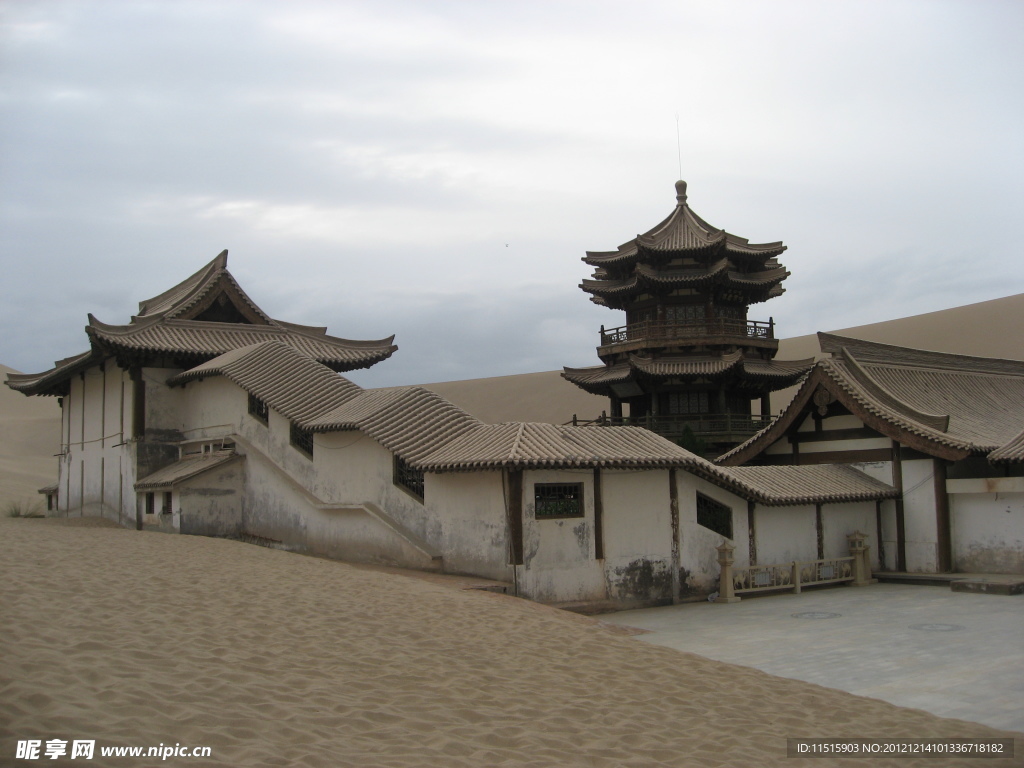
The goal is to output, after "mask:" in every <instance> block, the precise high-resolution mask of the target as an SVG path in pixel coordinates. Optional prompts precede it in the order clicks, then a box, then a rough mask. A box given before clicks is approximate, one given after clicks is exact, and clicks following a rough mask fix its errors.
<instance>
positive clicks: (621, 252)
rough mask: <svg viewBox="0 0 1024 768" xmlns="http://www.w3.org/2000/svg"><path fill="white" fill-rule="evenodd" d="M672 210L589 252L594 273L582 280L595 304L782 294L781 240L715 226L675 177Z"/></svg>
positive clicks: (753, 299) (752, 300)
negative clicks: (609, 246) (685, 294)
mask: <svg viewBox="0 0 1024 768" xmlns="http://www.w3.org/2000/svg"><path fill="white" fill-rule="evenodd" d="M676 201H677V205H676V208H675V210H674V211H672V213H671V214H670V215H669V216H668V218H666V219H665V220H664V221H662V222H661V223H660V224H658V225H657V226H656V227H654V228H653V229H650V230H648V231H647V232H645V233H644V234H642V235H637V236H636V237H635V238H633V239H632V240H630V241H629V242H628V243H624V244H623V245H620V246H619V248H618V250H616V251H606V252H600V251H587V255H586V256H585V257H584V259H583V261H584V262H585V263H587V264H590V265H591V266H593V267H595V271H594V278H593V279H592V280H584V281H583V282H582V283H581V284H580V288H582V289H583V290H584V291H586V292H587V293H589V294H591V301H593V302H594V303H596V304H602V305H604V306H608V307H612V308H614V309H625V308H626V307H627V305H628V304H629V302H630V301H631V300H635V299H636V298H637V297H639V296H641V295H642V294H656V293H667V292H670V291H674V290H677V289H680V288H695V289H701V290H704V291H714V292H716V293H719V294H730V295H732V296H734V297H735V299H737V300H742V301H743V303H745V304H756V303H758V302H762V301H767V300H768V299H770V298H773V297H775V296H780V295H781V294H782V293H783V291H784V290H785V289H784V288H782V285H781V284H782V281H783V280H785V279H786V278H787V277H789V272H788V271H786V268H785V267H783V266H782V265H781V264H779V262H778V260H777V259H776V257H777V256H778V255H779V254H781V253H782V252H783V251H784V250H786V246H785V245H783V244H782V243H781V242H775V243H751V242H749V241H747V240H746V239H745V238H742V237H737V236H736V235H733V234H730V233H729V232H726V231H725V230H724V229H717V228H715V227H713V226H711V225H710V224H708V223H707V222H706V221H704V219H702V218H701V217H700V216H698V215H697V214H696V213H694V212H693V210H692V209H691V208H690V206H689V205H687V202H686V182H685V181H678V182H676Z"/></svg>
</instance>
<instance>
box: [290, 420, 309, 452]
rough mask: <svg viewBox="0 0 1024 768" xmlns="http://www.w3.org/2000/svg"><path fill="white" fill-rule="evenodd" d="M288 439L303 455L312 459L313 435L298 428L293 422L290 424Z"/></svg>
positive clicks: (306, 430)
mask: <svg viewBox="0 0 1024 768" xmlns="http://www.w3.org/2000/svg"><path fill="white" fill-rule="evenodd" d="M289 439H290V440H291V444H292V445H293V446H295V447H296V448H298V449H299V450H300V451H302V452H303V453H304V454H306V455H307V456H309V458H313V433H312V432H310V431H309V430H308V429H303V428H302V427H300V426H298V425H297V424H296V423H295V422H294V421H293V422H291V427H290V429H289Z"/></svg>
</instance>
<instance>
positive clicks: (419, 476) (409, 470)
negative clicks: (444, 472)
mask: <svg viewBox="0 0 1024 768" xmlns="http://www.w3.org/2000/svg"><path fill="white" fill-rule="evenodd" d="M394 480H395V485H397V486H399V487H401V488H405V490H407V491H409V493H411V494H412V495H413V496H415V497H416V498H418V499H421V500H422V499H423V470H422V469H414V468H413V467H410V466H409V465H408V464H406V463H405V462H404V461H402V460H401V459H400V458H398V457H397V456H395V478H394Z"/></svg>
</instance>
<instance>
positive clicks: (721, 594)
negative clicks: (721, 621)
mask: <svg viewBox="0 0 1024 768" xmlns="http://www.w3.org/2000/svg"><path fill="white" fill-rule="evenodd" d="M715 549H717V550H718V564H719V565H720V566H722V572H721V574H720V575H719V577H718V597H716V598H715V602H716V603H738V602H739V601H740V598H739V597H737V596H736V591H735V590H734V589H733V585H732V564H733V563H734V562H735V558H733V556H732V553H733V552H734V551H735V550H736V547H734V546H733V545H732V544H730V543H729V542H728V541H726V540H725V539H722V545H721V546H720V547H715Z"/></svg>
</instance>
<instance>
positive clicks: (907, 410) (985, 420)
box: [719, 333, 1024, 463]
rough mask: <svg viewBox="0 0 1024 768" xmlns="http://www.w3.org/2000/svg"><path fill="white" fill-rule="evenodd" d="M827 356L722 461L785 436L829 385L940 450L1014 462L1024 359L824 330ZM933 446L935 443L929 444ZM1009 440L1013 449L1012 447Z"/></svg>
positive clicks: (1023, 412) (858, 408)
mask: <svg viewBox="0 0 1024 768" xmlns="http://www.w3.org/2000/svg"><path fill="white" fill-rule="evenodd" d="M818 337H819V340H820V343H821V348H822V351H824V352H827V353H831V354H832V355H833V357H832V358H831V359H825V360H821V361H819V362H818V363H817V364H816V366H815V368H814V370H813V371H812V373H811V375H810V376H809V378H808V379H807V381H806V382H805V383H804V384H803V386H802V388H801V390H800V391H799V392H798V393H797V396H796V398H794V401H793V403H792V404H791V405H790V406H789V408H788V409H787V411H786V413H784V414H783V416H782V417H781V418H780V419H779V420H777V421H776V422H775V423H774V424H773V425H772V426H770V427H767V428H766V429H765V430H764V431H762V432H760V433H758V434H757V435H755V436H754V437H752V438H751V439H750V440H748V441H747V442H746V443H743V444H741V445H739V446H737V447H736V448H734V449H733V450H731V451H729V452H728V453H726V454H724V455H723V456H721V457H719V461H722V462H727V463H734V462H736V461H740V462H742V461H747V460H749V459H750V458H751V457H752V456H753V455H756V454H757V453H758V452H759V451H760V450H763V449H764V448H766V447H767V446H768V445H770V444H771V443H773V442H775V441H776V440H777V439H779V438H780V437H781V436H782V435H783V434H784V433H785V430H786V429H787V428H788V427H789V425H790V423H791V422H792V420H793V419H794V418H796V417H797V414H798V413H799V412H800V411H801V409H802V408H804V407H805V406H806V403H807V402H808V400H809V398H810V396H811V393H812V391H813V390H814V389H816V388H817V387H819V386H825V387H826V388H829V389H830V390H831V391H833V392H834V393H835V395H836V396H837V397H839V398H840V400H841V401H843V402H844V404H845V405H846V406H847V407H848V408H849V409H850V410H852V411H853V412H854V413H856V414H857V415H858V416H861V418H863V419H865V420H866V421H867V422H869V426H873V427H874V428H875V429H877V430H879V431H881V432H882V433H883V434H890V436H892V437H894V439H897V440H899V442H901V443H903V444H908V441H914V442H915V443H916V444H915V447H918V448H919V449H921V450H925V451H926V452H931V453H932V454H933V455H938V456H943V457H945V458H958V457H961V458H962V457H963V456H965V455H967V454H980V455H987V454H990V453H992V452H994V451H997V450H999V449H1002V450H1000V452H999V453H998V454H996V456H994V457H993V458H999V460H1001V461H1006V460H1008V459H1010V458H1011V457H1013V456H1016V455H1017V454H1016V452H1015V450H1014V448H1013V446H1014V445H1016V440H1017V439H1018V438H1019V437H1020V433H1021V431H1022V430H1024V362H1020V361H1015V360H996V359H991V358H980V357H968V356H965V355H950V354H945V353H940V352H927V351H923V350H915V349H908V348H906V347H896V346H892V345H889V344H877V343H874V342H865V341H859V340H855V339H847V338H844V337H840V336H834V335H831V334H825V333H820V334H818ZM929 446H931V448H929ZM1004 446H1005V448H1004Z"/></svg>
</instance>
